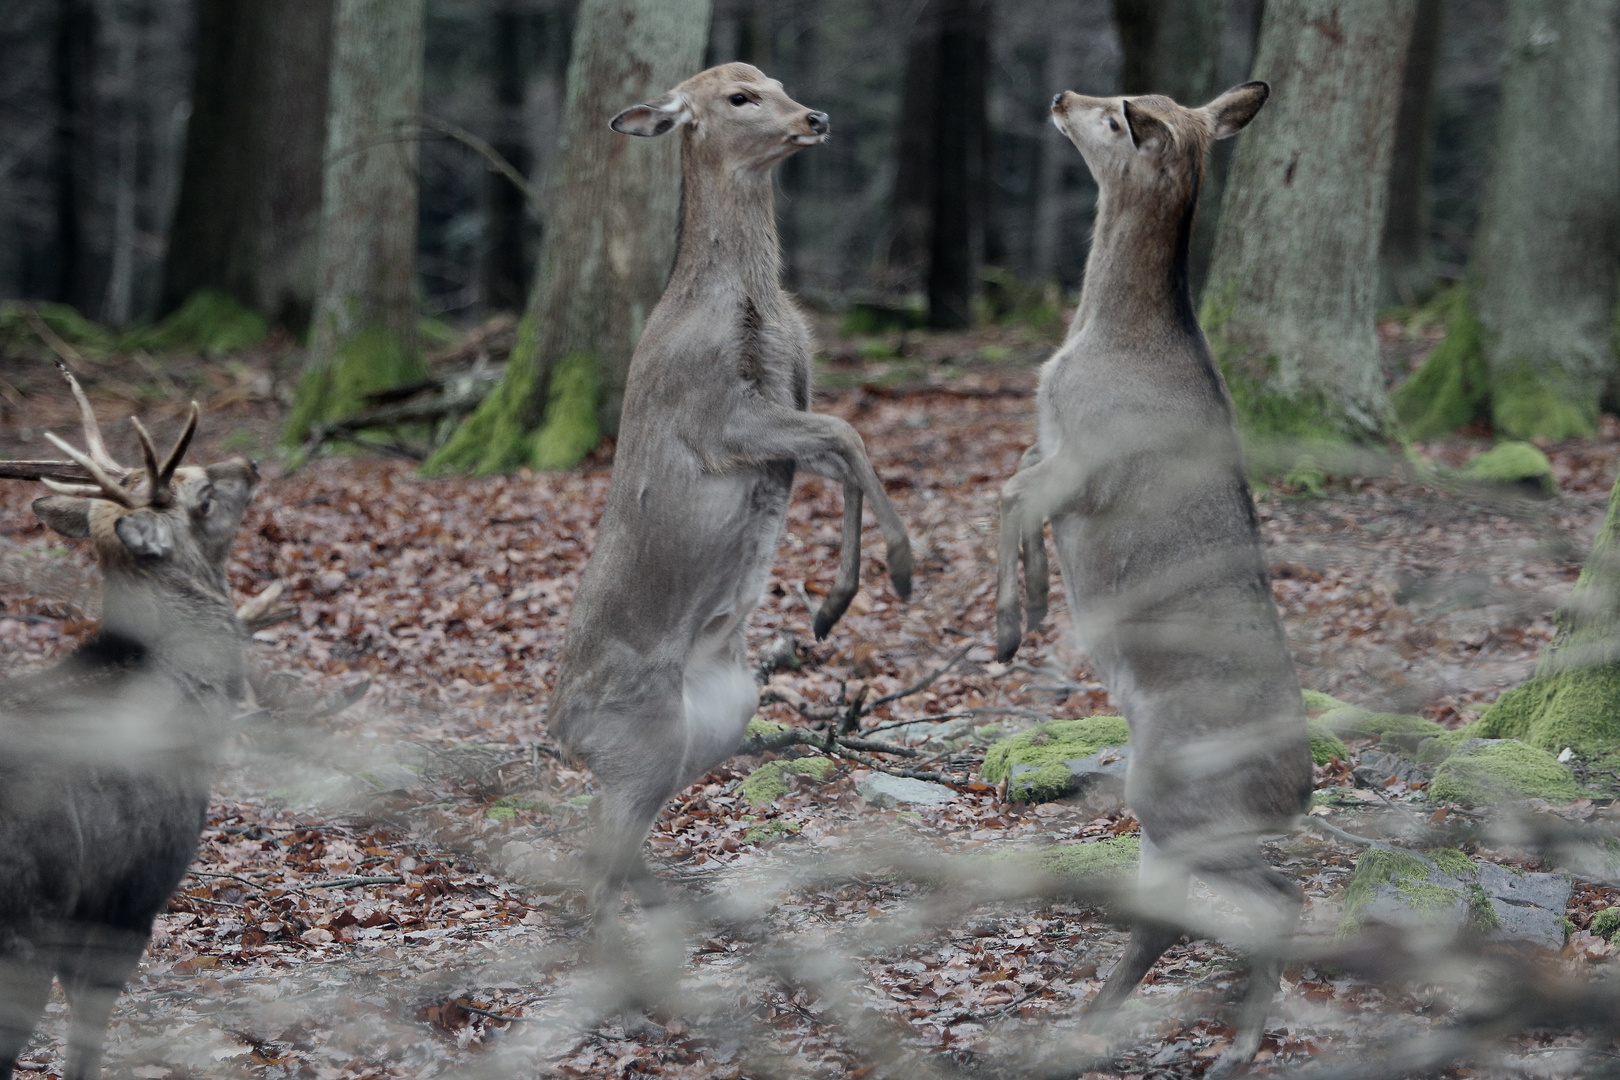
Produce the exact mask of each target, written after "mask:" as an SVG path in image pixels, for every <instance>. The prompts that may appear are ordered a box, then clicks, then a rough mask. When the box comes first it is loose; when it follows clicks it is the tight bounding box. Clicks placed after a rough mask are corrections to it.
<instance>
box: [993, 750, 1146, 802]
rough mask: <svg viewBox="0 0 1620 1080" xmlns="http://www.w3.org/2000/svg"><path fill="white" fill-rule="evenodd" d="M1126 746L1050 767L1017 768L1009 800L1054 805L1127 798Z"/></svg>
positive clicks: (1013, 769) (1008, 791)
mask: <svg viewBox="0 0 1620 1080" xmlns="http://www.w3.org/2000/svg"><path fill="white" fill-rule="evenodd" d="M1130 753H1131V751H1130V748H1129V747H1127V746H1105V747H1103V748H1102V749H1100V750H1098V751H1097V752H1096V753H1095V754H1087V755H1086V756H1085V757H1082V758H1071V759H1069V760H1067V761H1061V762H1054V763H1052V764H1050V765H1041V766H1035V765H1014V766H1013V767H1012V776H1011V778H1010V779H1009V780H1008V782H1007V798H1008V799H1011V800H1012V801H1014V802H1051V801H1052V800H1053V799H1063V798H1069V797H1071V796H1090V795H1094V794H1095V795H1108V796H1113V797H1115V798H1124V797H1125V768H1126V766H1127V765H1128V764H1129V762H1130Z"/></svg>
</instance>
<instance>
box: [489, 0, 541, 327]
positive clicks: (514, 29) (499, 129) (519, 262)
mask: <svg viewBox="0 0 1620 1080" xmlns="http://www.w3.org/2000/svg"><path fill="white" fill-rule="evenodd" d="M523 26H524V18H523V15H522V13H520V12H519V11H518V10H517V8H516V7H515V6H514V5H512V4H510V3H507V4H505V5H503V6H502V7H500V8H498V9H497V10H496V11H494V12H493V13H491V15H490V46H491V48H490V51H491V53H493V59H494V63H493V64H492V69H493V70H492V75H493V76H494V82H495V132H494V138H493V139H491V140H490V142H491V145H493V146H494V148H495V152H496V153H498V154H500V155H501V156H502V157H504V158H505V159H506V160H507V161H509V162H511V163H512V167H513V168H515V169H516V170H517V171H518V172H520V173H522V174H523V175H524V176H528V175H530V172H531V170H532V169H533V167H534V161H533V155H532V154H531V153H530V152H529V143H528V139H526V138H525V137H524V134H525V133H524V130H523V96H524V89H525V84H526V83H527V81H528V80H527V75H528V73H527V71H526V70H525V65H524V63H523ZM486 185H487V191H486V193H485V199H486V202H487V205H488V208H489V210H488V216H487V218H486V222H487V224H486V225H485V228H486V229H487V233H486V235H487V240H486V242H485V249H484V275H483V276H484V297H483V300H484V310H485V311H518V310H521V309H522V307H523V301H524V299H525V297H527V295H528V289H527V286H528V279H529V260H528V252H527V250H526V245H525V244H524V239H525V236H526V234H527V233H528V200H527V199H525V198H524V196H523V193H522V192H521V191H519V190H518V189H517V187H516V186H515V185H513V184H512V183H511V181H509V180H507V179H506V178H505V177H504V176H501V175H500V174H499V173H497V172H494V171H493V170H491V171H490V173H489V176H488V179H487V181H486Z"/></svg>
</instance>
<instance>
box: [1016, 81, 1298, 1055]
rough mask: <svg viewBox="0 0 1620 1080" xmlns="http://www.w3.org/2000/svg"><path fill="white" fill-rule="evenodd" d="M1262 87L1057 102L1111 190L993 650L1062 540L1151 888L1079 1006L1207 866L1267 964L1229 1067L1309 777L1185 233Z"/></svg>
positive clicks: (1122, 972) (1103, 1009)
mask: <svg viewBox="0 0 1620 1080" xmlns="http://www.w3.org/2000/svg"><path fill="white" fill-rule="evenodd" d="M1267 93H1269V88H1268V87H1266V85H1265V84H1264V83H1249V84H1245V85H1244V86H1240V87H1237V88H1235V89H1233V90H1230V91H1228V92H1227V93H1226V94H1224V95H1222V96H1221V97H1219V98H1217V99H1216V100H1215V101H1213V102H1211V103H1210V104H1209V105H1207V106H1205V107H1204V108H1202V109H1188V108H1184V107H1182V106H1180V105H1177V104H1176V103H1175V102H1173V101H1171V100H1170V99H1169V98H1164V97H1156V96H1150V97H1139V98H1130V99H1125V98H1088V97H1081V96H1080V95H1078V94H1072V93H1066V94H1060V95H1059V96H1058V97H1057V98H1056V99H1055V100H1054V102H1053V110H1052V111H1053V119H1054V122H1055V123H1056V124H1057V126H1058V128H1059V130H1061V131H1063V132H1064V134H1066V135H1067V136H1068V137H1069V138H1070V139H1071V140H1072V141H1073V142H1074V143H1075V145H1076V146H1077V147H1079V149H1080V152H1081V154H1082V155H1083V156H1084V157H1085V159H1086V163H1087V164H1088V165H1089V166H1090V168H1091V171H1092V173H1093V174H1094V175H1095V176H1096V178H1097V182H1098V185H1099V186H1100V188H1101V197H1100V200H1099V203H1098V207H1097V223H1096V231H1095V239H1094V241H1093V244H1092V248H1091V254H1090V257H1089V259H1088V261H1087V264H1086V277H1085V282H1086V283H1085V289H1084V292H1083V293H1082V295H1081V299H1080V307H1079V310H1078V311H1077V312H1076V314H1075V317H1074V321H1073V323H1072V324H1071V326H1070V328H1069V333H1068V337H1067V339H1066V340H1065V342H1064V344H1063V346H1062V347H1061V348H1060V349H1059V350H1058V351H1057V353H1056V354H1055V355H1054V356H1053V357H1052V358H1051V360H1049V361H1048V362H1047V364H1046V365H1045V367H1044V368H1043V369H1042V372H1041V383H1040V391H1039V394H1038V397H1037V409H1038V414H1039V423H1040V441H1039V443H1038V445H1037V446H1036V447H1033V448H1031V451H1030V453H1028V454H1026V455H1025V458H1024V462H1023V463H1022V465H1021V466H1020V469H1019V471H1018V473H1017V475H1015V476H1014V477H1013V478H1012V479H1011V480H1009V481H1008V482H1007V484H1006V486H1005V487H1004V488H1003V493H1002V519H1001V539H1000V549H999V553H998V582H997V584H998V588H997V596H996V616H997V619H996V621H997V652H998V655H999V656H1000V658H1001V659H1002V660H1008V659H1010V658H1011V657H1012V656H1013V654H1014V653H1015V652H1016V651H1017V649H1018V645H1019V640H1020V636H1021V633H1020V632H1021V627H1020V625H1019V592H1018V582H1017V562H1018V558H1019V554H1020V550H1022V552H1023V554H1024V556H1025V586H1026V591H1027V593H1028V596H1029V609H1030V624H1031V626H1033V625H1035V624H1037V623H1038V622H1039V619H1040V616H1041V614H1042V613H1044V609H1045V599H1046V590H1047V581H1046V567H1045V556H1044V553H1043V551H1042V539H1041V528H1042V523H1043V521H1045V520H1048V519H1049V520H1050V521H1051V523H1052V533H1053V538H1054V541H1055V545H1056V548H1057V553H1058V561H1059V564H1060V565H1061V567H1062V571H1063V584H1064V588H1065V590H1066V594H1067V598H1068V602H1069V608H1070V611H1071V612H1073V615H1074V620H1075V625H1076V629H1077V631H1078V634H1079V637H1080V640H1081V643H1082V645H1083V647H1084V648H1085V649H1086V650H1087V652H1088V654H1089V655H1090V657H1091V660H1092V662H1093V664H1094V665H1095V666H1096V667H1097V669H1098V671H1099V673H1100V674H1101V675H1102V677H1103V680H1104V681H1105V682H1106V684H1107V685H1108V688H1109V690H1110V692H1111V693H1112V694H1113V696H1114V698H1115V700H1117V701H1118V702H1119V704H1120V708H1121V710H1122V711H1123V712H1124V714H1125V716H1126V718H1127V720H1128V722H1129V723H1130V727H1131V763H1130V770H1129V776H1128V779H1127V782H1126V800H1127V802H1128V803H1129V804H1130V806H1131V808H1132V810H1133V811H1134V812H1135V813H1136V816H1137V818H1138V819H1139V820H1140V821H1141V822H1142V832H1143V836H1144V846H1143V850H1144V855H1143V867H1142V873H1143V878H1144V883H1145V884H1148V885H1149V886H1151V887H1150V888H1149V889H1145V890H1144V892H1145V893H1146V894H1148V895H1152V896H1157V897H1160V898H1162V900H1163V902H1164V904H1165V907H1164V909H1163V910H1162V912H1160V913H1159V914H1161V915H1162V917H1163V919H1164V920H1165V922H1162V923H1157V924H1156V923H1155V922H1154V921H1153V920H1152V918H1151V916H1152V915H1153V914H1154V913H1152V912H1149V913H1146V916H1147V917H1142V916H1143V913H1138V918H1137V922H1136V925H1135V927H1134V929H1133V933H1132V937H1131V943H1130V946H1129V948H1128V950H1127V952H1126V955H1125V958H1124V959H1122V960H1121V961H1120V963H1119V965H1118V966H1117V967H1116V968H1115V969H1114V972H1113V973H1112V975H1111V976H1110V977H1109V979H1108V982H1107V983H1106V985H1105V986H1104V987H1103V989H1102V990H1101V991H1100V992H1099V993H1098V995H1097V998H1096V1000H1095V1001H1094V1002H1093V1003H1092V1005H1091V1007H1090V1010H1089V1011H1090V1013H1091V1015H1092V1016H1094V1017H1101V1016H1104V1015H1106V1014H1107V1013H1108V1012H1109V1011H1110V1010H1112V1009H1113V1008H1115V1007H1116V1006H1118V1004H1119V1003H1120V1002H1121V1001H1123V1000H1124V999H1125V998H1126V997H1127V996H1129V994H1130V993H1131V991H1132V990H1133V989H1135V987H1136V985H1137V983H1138V982H1139V981H1140V980H1141V978H1142V976H1143V975H1144V974H1146V972H1147V970H1148V968H1150V967H1151V966H1152V965H1153V963H1154V961H1155V960H1157V959H1158V957H1159V955H1160V954H1161V953H1162V952H1163V951H1164V949H1165V948H1167V947H1168V946H1169V945H1170V944H1171V943H1172V942H1173V941H1174V940H1175V938H1176V936H1177V935H1178V931H1175V930H1170V929H1165V925H1166V923H1168V924H1170V925H1174V924H1175V923H1176V922H1177V921H1178V916H1179V914H1180V911H1181V907H1182V905H1183V904H1184V902H1185V897H1186V892H1187V878H1188V876H1189V875H1192V874H1196V875H1198V876H1200V877H1202V878H1204V879H1205V880H1207V881H1209V882H1210V883H1211V884H1212V885H1214V886H1215V887H1216V888H1218V889H1221V890H1223V891H1224V892H1226V893H1227V894H1228V895H1229V896H1231V897H1232V898H1233V899H1235V900H1237V901H1239V902H1240V903H1241V904H1243V905H1244V906H1245V907H1246V908H1247V909H1248V910H1249V912H1250V913H1251V915H1253V916H1254V917H1255V921H1256V926H1255V933H1254V937H1253V939H1252V944H1253V947H1254V951H1255V956H1254V970H1253V973H1252V975H1251V978H1250V990H1249V996H1248V999H1247V1000H1246V1002H1245V1003H1244V1005H1243V1007H1242V1015H1241V1017H1240V1019H1239V1021H1238V1025H1237V1026H1238V1033H1237V1035H1236V1036H1235V1037H1234V1039H1233V1045H1232V1048H1231V1050H1230V1051H1229V1053H1228V1054H1227V1055H1225V1056H1224V1057H1223V1058H1222V1060H1221V1062H1220V1063H1219V1068H1220V1069H1221V1070H1222V1071H1226V1070H1230V1069H1233V1068H1236V1067H1237V1066H1239V1065H1241V1064H1243V1063H1246V1062H1247V1061H1248V1060H1249V1059H1250V1058H1251V1057H1252V1056H1253V1054H1254V1052H1255V1050H1256V1049H1257V1048H1258V1045H1259V1040H1260V1036H1261V1034H1262V1032H1263V1029H1264V1023H1265V1015H1266V1008H1267V1006H1268V1004H1269V1003H1270V1000H1271V995H1272V994H1273V993H1274V992H1275V990H1276V986H1277V979H1278V974H1279V968H1278V956H1279V949H1280V945H1281V942H1282V941H1284V940H1286V937H1287V936H1288V935H1289V934H1290V933H1291V932H1292V928H1293V926H1294V924H1295V922H1296V921H1297V918H1298V912H1299V907H1300V903H1301V894H1300V890H1299V888H1298V886H1297V885H1295V884H1294V883H1293V882H1292V881H1290V880H1289V879H1287V878H1286V877H1284V876H1283V875H1281V874H1279V873H1278V872H1277V871H1276V870H1274V869H1272V868H1271V867H1269V866H1267V865H1266V864H1265V862H1264V860H1263V859H1262V857H1261V854H1260V851H1259V847H1258V839H1259V837H1261V836H1262V835H1265V834H1267V833H1276V832H1283V831H1286V830H1287V829H1288V828H1289V827H1290V825H1291V824H1292V822H1293V821H1294V820H1295V819H1296V818H1297V816H1298V815H1299V813H1300V812H1301V811H1302V810H1303V809H1304V806H1305V804H1306V801H1307V800H1308V798H1309V795H1310V790H1311V779H1312V773H1311V758H1310V743H1309V739H1308V735H1307V732H1306V726H1305V707H1304V702H1303V701H1302V700H1301V696H1300V691H1299V684H1298V681H1297V679H1296V676H1295V674H1294V668H1293V663H1292V661H1291V660H1290V658H1289V655H1288V649H1287V643H1286V640H1285V638H1284V635H1283V629H1282V622H1281V620H1280V618H1279V617H1278V614H1277V608H1276V604H1275V602H1274V601H1273V599H1272V595H1271V588H1270V581H1269V577H1268V574H1267V570H1266V563H1265V553H1264V545H1263V542H1262V540H1261V537H1260V530H1259V523H1258V521H1257V519H1256V516H1255V513H1254V504H1253V501H1252V499H1251V496H1250V493H1249V487H1248V483H1247V482H1246V480H1245V479H1244V472H1243V462H1242V455H1241V451H1240V448H1239V444H1238V438H1237V432H1236V429H1235V427H1234V423H1233V413H1232V405H1231V400H1230V398H1229V396H1228V394H1227V392H1226V387H1225V384H1224V382H1223V381H1222V379H1221V376H1220V374H1219V372H1218V371H1217V370H1216V368H1215V366H1214V364H1213V362H1212V361H1211V358H1210V354H1209V348H1208V345H1207V344H1206V342H1205V340H1204V336H1203V333H1202V331H1201V330H1200V329H1199V326H1198V322H1197V319H1196V317H1195V316H1194V314H1193V309H1192V297H1191V294H1190V290H1189V288H1188V284H1187V246H1188V240H1189V237H1190V235H1191V229H1192V215H1193V210H1194V207H1195V205H1196V202H1197V197H1198V186H1199V181H1200V178H1201V174H1202V169H1203V158H1204V152H1205V149H1206V147H1207V145H1208V143H1209V141H1210V139H1211V138H1212V137H1218V136H1225V135H1230V134H1234V133H1235V132H1236V131H1237V130H1238V129H1239V128H1241V127H1242V126H1243V125H1244V124H1246V123H1247V122H1248V120H1249V119H1250V118H1252V117H1253V116H1254V114H1255V113H1256V112H1257V111H1258V110H1259V108H1260V106H1261V105H1262V104H1263V103H1264V101H1265V97H1266V95H1267Z"/></svg>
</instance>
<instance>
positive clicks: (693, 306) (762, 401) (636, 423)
mask: <svg viewBox="0 0 1620 1080" xmlns="http://www.w3.org/2000/svg"><path fill="white" fill-rule="evenodd" d="M613 126H614V128H615V130H618V131H621V132H625V133H627V134H637V135H659V134H663V133H664V132H666V131H670V130H674V129H677V128H678V129H679V130H680V132H681V178H682V189H681V190H682V200H681V225H680V229H681V232H680V242H679V244H678V247H677V255H676V260H675V267H674V270H673V272H672V273H671V276H670V281H669V286H668V288H667V289H666V291H665V293H664V296H663V298H662V299H661V300H660V301H659V303H658V306H657V307H656V308H655V309H654V310H653V312H652V315H651V317H650V318H649V319H648V321H647V328H646V330H645V332H644V333H643V334H642V336H641V341H640V343H639V344H638V345H637V346H636V352H635V356H634V358H633V359H632V361H631V365H630V374H629V381H628V386H627V388H626V391H625V400H624V415H623V420H622V422H621V427H620V431H619V443H618V449H617V452H616V455H615V458H614V465H613V480H612V483H611V485H610V487H609V490H608V498H607V505H606V507H605V509H604V510H603V514H602V521H601V525H600V529H599V532H598V540H597V545H596V549H595V550H594V551H593V552H592V553H591V559H590V563H589V564H588V565H587V567H586V569H585V573H584V576H583V578H582V579H581V581H580V585H579V589H578V591H577V592H576V593H575V595H574V607H573V611H572V613H571V615H570V617H569V622H568V633H567V637H566V639H565V641H564V643H563V653H562V663H561V668H560V670H559V672H558V678H557V686H556V690H555V692H554V693H553V694H552V698H551V703H550V724H551V728H552V730H553V731H555V732H556V733H557V736H558V738H559V739H561V740H562V741H563V743H564V744H565V745H566V746H567V747H568V748H569V749H570V750H571V751H572V752H573V753H575V754H576V755H577V756H578V757H580V758H581V759H583V760H584V761H585V762H586V763H587V764H588V765H589V766H590V768H591V770H592V771H593V772H594V773H595V774H596V779H597V781H598V783H599V784H600V788H601V790H600V794H599V795H598V796H597V799H596V802H595V803H594V804H593V810H594V812H595V815H596V819H597V825H598V836H597V841H596V847H595V854H596V858H597V859H598V860H599V870H600V871H601V873H602V886H603V889H602V892H601V894H600V895H601V897H602V899H603V900H604V901H609V900H611V901H612V902H614V903H616V900H617V891H618V890H617V887H618V885H619V884H620V883H621V882H622V881H623V880H624V879H626V878H627V877H633V876H637V872H638V871H639V869H640V859H639V856H638V850H639V848H640V846H641V842H642V840H643V838H644V837H645V836H646V833H647V829H648V827H649V826H650V825H651V823H652V820H653V818H654V817H655V816H656V815H657V813H658V811H659V810H660V808H662V807H663V805H664V803H665V802H666V801H667V800H669V799H670V798H671V797H672V796H673V795H675V793H676V792H678V791H680V790H681V788H683V787H685V786H687V785H688V784H690V783H691V782H692V781H693V780H695V779H696V778H697V777H699V776H701V775H702V774H703V773H704V772H706V771H707V770H708V769H710V768H712V767H713V766H714V765H716V764H718V763H719V762H720V761H722V760H724V759H725V758H726V757H727V756H728V755H730V754H731V753H732V752H733V751H734V750H735V749H736V748H737V746H738V744H739V743H741V741H742V739H743V735H744V731H745V730H746V727H747V724H748V719H749V717H750V716H752V715H753V713H754V710H755V708H756V707H757V705H758V693H757V691H756V689H755V686H754V682H753V678H752V675H751V673H750V671H749V668H748V665H747V662H746V656H745V646H744V642H743V626H744V623H745V621H746V620H747V618H748V616H749V614H750V613H751V612H752V611H753V609H754V608H755V607H756V606H757V605H758V603H759V599H760V596H761V593H762V592H763V590H764V588H765V584H766V581H767V579H768V577H769V575H770V569H771V563H772V561H773V559H774V557H775V552H776V545H777V540H778V538H779V536H780V535H781V531H782V525H783V522H784V520H785V518H786V514H787V504H788V495H789V491H790V489H791V487H792V484H793V474H794V471H795V469H796V468H801V467H802V468H804V469H806V470H807V471H810V472H813V473H816V474H818V475H821V476H827V477H831V478H833V479H836V480H839V481H841V482H842V483H843V485H844V546H843V552H842V558H841V561H840V566H839V574H838V579H837V582H836V583H835V585H834V586H833V588H832V590H831V591H830V592H829V594H828V597H827V602H826V604H825V605H824V606H823V607H822V609H821V611H820V612H819V613H818V614H817V617H816V626H815V629H816V634H817V636H825V635H826V633H827V632H828V630H830V629H831V627H832V625H833V623H835V622H836V621H837V619H838V617H839V616H840V615H842V614H843V611H844V609H845V607H847V606H848V604H849V601H850V600H851V599H852V598H853V597H854V594H855V590H856V588H857V586H858V577H857V575H858V572H859V568H860V519H861V505H862V501H863V498H864V499H866V500H870V502H871V504H872V508H873V510H874V511H875V513H876V515H877V518H878V523H879V524H880V525H881V526H882V529H883V535H884V540H885V542H886V544H887V547H888V562H889V576H890V578H891V580H892V581H893V583H894V588H895V591H896V592H897V593H899V595H900V596H902V597H904V596H906V595H907V594H908V593H909V592H910V588H911V549H910V544H909V541H908V540H907V538H906V534H905V529H904V527H903V526H902V525H901V524H900V520H899V517H898V516H897V515H896V514H895V512H894V508H893V506H891V505H890V503H889V499H888V497H887V495H885V494H884V491H883V486H882V484H881V483H880V482H879V481H878V478H877V474H876V473H874V472H873V471H872V466H871V463H870V462H869V461H867V458H866V451H865V449H864V447H863V445H862V442H861V438H860V436H859V435H858V434H856V432H855V430H854V429H853V428H851V427H850V426H849V425H848V424H847V423H845V422H844V421H842V420H839V419H837V418H835V417H830V416H820V415H817V414H815V413H812V412H810V411H808V410H809V404H810V369H809V358H810V335H809V331H808V329H807V328H806V326H805V322H804V318H803V316H801V315H800V314H799V312H798V310H797V309H796V308H795V307H794V305H793V301H792V300H791V299H790V298H789V297H788V295H787V294H786V293H785V292H783V291H782V287H781V285H780V283H779V278H780V273H781V258H780V254H779V250H778V245H777V237H776V219H775V213H774V209H773V205H772V195H771V177H770V170H771V167H772V166H774V165H775V164H776V163H777V162H779V161H782V160H784V159H785V158H787V157H788V156H789V155H790V154H792V153H794V152H795V151H797V150H798V149H800V148H801V147H803V146H808V145H813V144H815V143H818V142H820V141H821V140H822V138H823V137H824V135H825V132H826V129H827V120H826V117H825V116H823V115H822V114H820V113H814V112H811V111H810V110H808V109H806V108H805V107H804V106H803V105H800V104H798V103H797V102H795V101H793V100H792V99H791V98H789V97H788V96H787V95H786V94H785V93H783V91H782V87H781V84H780V83H778V82H776V81H775V80H773V79H768V78H766V76H765V75H764V74H763V73H762V72H760V71H759V70H758V69H756V68H753V67H750V66H748V65H747V64H727V65H724V66H722V67H717V68H712V69H710V70H708V71H705V72H703V73H701V74H699V75H696V76H694V77H693V78H691V79H688V80H687V81H686V82H684V83H682V84H681V85H679V86H677V87H676V88H675V89H673V90H671V91H670V92H669V93H667V94H665V95H664V96H663V97H661V98H659V99H657V100H656V101H652V102H649V103H647V104H644V105H637V106H634V107H632V108H630V109H626V110H625V111H624V112H623V113H621V114H619V116H617V117H615V118H614V120H613Z"/></svg>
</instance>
